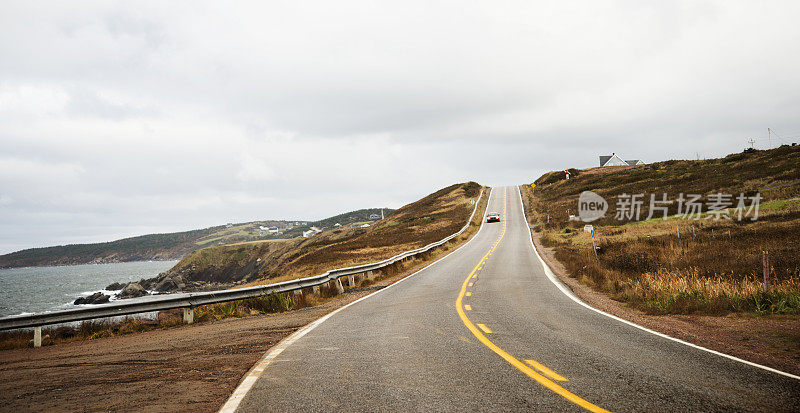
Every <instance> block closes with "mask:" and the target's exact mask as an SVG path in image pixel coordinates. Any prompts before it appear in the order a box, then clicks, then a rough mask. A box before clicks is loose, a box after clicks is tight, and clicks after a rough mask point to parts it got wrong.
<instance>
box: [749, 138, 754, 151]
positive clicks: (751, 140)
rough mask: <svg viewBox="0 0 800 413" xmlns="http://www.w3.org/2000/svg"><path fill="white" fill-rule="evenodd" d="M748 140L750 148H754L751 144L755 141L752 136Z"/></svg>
mask: <svg viewBox="0 0 800 413" xmlns="http://www.w3.org/2000/svg"><path fill="white" fill-rule="evenodd" d="M748 142H750V149H754V148H753V144H754V143H756V141H754V140H753V138H750V140H749V141H748Z"/></svg>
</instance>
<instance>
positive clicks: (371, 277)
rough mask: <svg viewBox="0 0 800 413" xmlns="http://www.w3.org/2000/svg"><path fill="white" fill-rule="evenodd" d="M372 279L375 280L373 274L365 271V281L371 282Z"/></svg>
mask: <svg viewBox="0 0 800 413" xmlns="http://www.w3.org/2000/svg"><path fill="white" fill-rule="evenodd" d="M374 278H375V274H373V273H372V271H367V279H368V280H372V279H374Z"/></svg>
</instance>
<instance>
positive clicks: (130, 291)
mask: <svg viewBox="0 0 800 413" xmlns="http://www.w3.org/2000/svg"><path fill="white" fill-rule="evenodd" d="M148 294H150V293H148V292H147V290H145V289H144V288H143V287H142V286H141V285H139V283H128V285H126V286H125V288H123V289H122V291H120V292H119V293H118V294H117V298H136V297H141V296H144V295H148Z"/></svg>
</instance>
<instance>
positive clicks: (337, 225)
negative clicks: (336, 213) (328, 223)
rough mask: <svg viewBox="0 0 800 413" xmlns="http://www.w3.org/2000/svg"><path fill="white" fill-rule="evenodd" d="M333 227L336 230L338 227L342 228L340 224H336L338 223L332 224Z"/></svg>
mask: <svg viewBox="0 0 800 413" xmlns="http://www.w3.org/2000/svg"><path fill="white" fill-rule="evenodd" d="M333 226H334V227H336V228H339V227H341V226H342V224H340V223H338V222H337V223H335V224H333Z"/></svg>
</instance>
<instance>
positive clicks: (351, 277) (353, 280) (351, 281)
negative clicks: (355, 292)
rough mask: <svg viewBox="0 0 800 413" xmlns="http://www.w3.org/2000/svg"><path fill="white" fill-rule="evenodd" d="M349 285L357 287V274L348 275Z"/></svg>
mask: <svg viewBox="0 0 800 413" xmlns="http://www.w3.org/2000/svg"><path fill="white" fill-rule="evenodd" d="M347 286H348V287H355V286H356V276H355V275H348V276H347Z"/></svg>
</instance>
